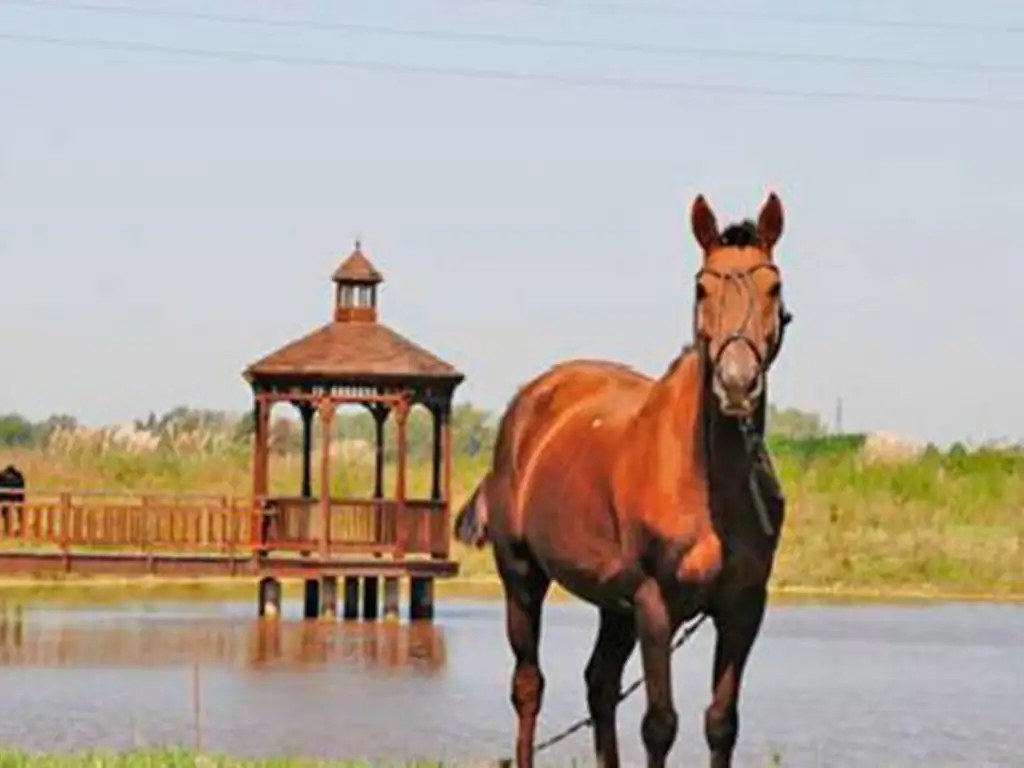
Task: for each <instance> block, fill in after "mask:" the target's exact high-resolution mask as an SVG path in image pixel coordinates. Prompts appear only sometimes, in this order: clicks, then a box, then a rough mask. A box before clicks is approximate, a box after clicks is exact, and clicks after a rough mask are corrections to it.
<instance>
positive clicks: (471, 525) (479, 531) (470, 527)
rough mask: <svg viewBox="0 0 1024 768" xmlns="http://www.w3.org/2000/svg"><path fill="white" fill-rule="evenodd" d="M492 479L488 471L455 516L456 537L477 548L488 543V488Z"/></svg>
mask: <svg viewBox="0 0 1024 768" xmlns="http://www.w3.org/2000/svg"><path fill="white" fill-rule="evenodd" d="M490 479H491V475H490V474H489V473H488V475H487V476H486V477H484V479H483V480H481V481H480V484H479V485H478V486H477V487H476V489H475V490H474V491H473V493H472V494H470V497H469V499H468V500H467V501H466V503H465V504H463V505H462V509H460V510H459V514H457V515H456V516H455V538H456V539H458V540H459V541H460V542H461V543H463V544H465V545H467V546H472V547H476V548H477V549H480V548H482V547H483V546H484V544H486V543H487V518H488V514H487V513H488V507H487V489H488V486H489V485H490Z"/></svg>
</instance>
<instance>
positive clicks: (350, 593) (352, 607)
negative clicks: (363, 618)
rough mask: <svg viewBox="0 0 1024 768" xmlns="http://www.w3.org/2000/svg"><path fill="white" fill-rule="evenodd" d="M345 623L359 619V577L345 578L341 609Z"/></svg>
mask: <svg viewBox="0 0 1024 768" xmlns="http://www.w3.org/2000/svg"><path fill="white" fill-rule="evenodd" d="M342 611H343V613H342V615H343V616H344V618H345V620H346V621H355V620H356V619H358V618H359V577H358V576H346V577H345V605H344V608H343V609H342Z"/></svg>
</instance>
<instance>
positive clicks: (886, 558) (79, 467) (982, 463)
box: [0, 441, 1024, 598]
mask: <svg viewBox="0 0 1024 768" xmlns="http://www.w3.org/2000/svg"><path fill="white" fill-rule="evenodd" d="M773 456H774V458H775V462H776V465H777V467H778V471H779V474H780V476H781V479H782V484H783V488H784V489H785V492H786V495H787V498H788V516H787V520H786V525H785V528H784V530H783V536H782V544H781V548H780V552H779V557H778V561H777V565H776V570H775V574H774V576H773V584H774V586H775V587H776V588H778V589H780V590H781V591H783V592H785V591H787V590H793V591H796V592H799V591H805V590H818V591H826V592H838V593H841V592H855V593H869V594H872V595H876V596H881V595H885V594H891V593H894V592H904V593H914V594H917V595H920V596H927V595H929V594H939V593H945V594H949V593H956V594H958V595H963V596H971V595H977V596H982V595H984V596H989V597H994V598H1005V597H1012V596H1024V515H1022V514H1021V510H1022V509H1024V453H1022V452H1020V451H1010V450H982V451H976V452H966V451H963V450H953V451H950V452H947V453H941V452H938V451H928V452H926V453H925V454H924V455H922V456H919V457H917V458H915V459H912V460H910V461H905V462H898V463H885V462H880V463H876V462H870V461H867V460H865V458H864V457H863V456H862V455H861V453H860V452H859V451H858V450H857V446H855V445H847V444H845V443H843V442H841V441H838V442H834V443H828V442H827V441H826V442H822V443H821V444H820V445H819V444H808V443H797V442H788V443H786V442H779V443H777V444H776V445H775V446H774V447H773ZM7 461H14V462H15V463H17V464H18V466H19V467H20V468H21V469H22V470H23V471H24V472H25V474H26V476H27V477H28V478H29V482H30V484H31V486H32V487H34V488H39V489H59V488H64V489H71V490H74V489H100V488H102V489H112V490H123V491H126V492H141V491H149V492H161V491H164V492H199V491H202V492H210V493H217V494H237V495H246V494H248V493H249V492H250V490H251V481H250V457H249V453H248V451H247V450H246V449H245V448H244V447H242V448H240V449H233V450H228V451H224V452H222V453H214V454H200V453H194V454H170V453H154V454H143V455H129V454H120V453H96V452H84V451H83V452H78V453H70V454H48V453H44V452H42V451H23V452H17V453H16V452H10V451H7V452H0V464H2V463H6V462H7ZM486 461H487V460H486V458H484V457H478V458H475V459H471V458H468V457H457V458H456V461H455V466H454V471H453V473H452V474H453V477H452V480H453V486H454V497H455V498H454V501H455V507H456V508H457V507H458V505H459V504H461V502H462V501H463V500H464V499H465V498H466V497H467V495H468V494H469V493H470V492H471V491H472V490H473V488H474V486H475V484H476V483H477V482H478V481H479V479H480V478H481V477H482V476H483V474H484V472H485V470H486ZM314 464H317V465H318V462H314ZM314 474H315V472H314ZM338 475H339V476H338V477H335V478H333V479H334V483H333V486H334V487H333V493H335V494H338V495H354V496H363V495H366V496H368V495H369V490H370V488H371V487H372V475H373V472H372V468H371V467H368V466H365V465H362V466H351V467H345V469H344V473H343V474H342V473H338ZM299 476H300V462H299V460H298V458H297V457H295V456H277V457H274V458H273V459H272V461H271V486H272V491H273V492H276V493H294V492H295V490H296V489H297V488H298V487H299ZM394 478H395V472H394V467H388V471H387V473H386V487H393V483H394ZM429 486H430V472H429V469H428V468H427V467H426V466H422V465H417V466H413V467H411V468H410V471H409V475H408V488H409V491H410V495H411V496H414V497H415V496H421V497H422V496H426V495H427V493H428V489H429ZM314 487H319V480H318V479H317V478H316V477H314ZM453 553H454V556H455V557H456V558H457V559H458V560H459V561H460V564H461V578H460V581H464V582H470V581H473V582H481V581H492V582H493V580H494V579H495V572H494V567H493V564H492V561H491V555H490V552H489V551H487V550H483V551H477V550H470V549H467V548H465V547H461V546H459V545H457V544H456V545H454V546H453Z"/></svg>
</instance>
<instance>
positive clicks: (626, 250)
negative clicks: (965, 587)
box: [0, 0, 1024, 444]
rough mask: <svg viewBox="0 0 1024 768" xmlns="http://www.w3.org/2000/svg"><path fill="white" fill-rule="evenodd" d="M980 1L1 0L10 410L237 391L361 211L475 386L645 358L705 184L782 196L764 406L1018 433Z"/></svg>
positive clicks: (356, 230)
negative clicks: (779, 334)
mask: <svg viewBox="0 0 1024 768" xmlns="http://www.w3.org/2000/svg"><path fill="white" fill-rule="evenodd" d="M626 5H628V6H629V7H624V6H626ZM104 6H105V7H106V8H108V9H111V8H113V9H115V10H117V12H109V11H103V10H102V8H103V7H104ZM967 8H968V7H967V6H965V5H964V4H962V3H956V4H954V3H953V2H950V0H927V2H926V1H925V0H906V1H904V2H882V0H863V1H862V2H852V1H851V0H836V1H835V2H830V3H828V4H827V6H826V5H825V4H821V3H812V2H803V3H801V2H796V1H792V0H791V1H789V2H779V1H778V0H776V2H771V3H768V2H761V3H759V2H753V0H746V1H745V2H744V1H743V0H723V1H722V2H721V3H716V4H714V5H713V6H712V5H709V4H707V3H697V2H691V1H690V0H675V2H673V1H672V0H643V1H642V2H641V1H640V0H637V1H636V2H626V0H622V2H617V0H547V1H546V2H540V1H539V0H532V1H531V0H373V1H372V2H370V1H369V0H360V1H357V0H352V2H345V3H342V2H327V1H326V0H320V1H319V2H309V1H307V2H299V1H298V0H294V1H292V2H288V3H274V2H269V1H268V0H264V1H263V2H256V1H253V2H246V3H243V2H231V1H230V0H223V1H217V0H209V1H208V2H199V0H191V1H190V2H186V0H163V2H162V3H157V2H144V1H143V0H120V3H118V4H115V3H114V2H113V0H95V1H94V2H91V3H89V2H82V3H67V2H60V1H59V0H51V1H49V2H47V1H46V0H42V1H41V2H33V0H17V1H16V2H13V1H12V0H0V211H2V214H3V215H2V217H0V281H2V284H3V291H2V294H0V295H2V298H0V327H2V328H3V329H4V330H3V339H4V341H3V345H2V348H3V356H4V358H5V362H4V364H3V369H2V370H3V375H0V411H17V412H21V413H23V414H25V415H27V416H29V417H30V418H35V419H42V418H45V417H46V416H48V415H49V414H51V413H55V412H59V413H71V414H74V415H76V416H77V417H79V418H80V419H81V420H83V421H84V422H86V423H90V424H107V423H113V422H120V421H125V420H129V419H132V418H136V417H141V416H144V415H145V414H147V413H148V412H150V411H157V412H162V411H164V410H167V409H169V408H172V407H174V406H177V405H181V404H187V405H190V406H194V407H204V408H218V409H220V408H226V409H233V410H241V409H243V408H246V407H248V406H249V404H250V393H249V390H248V388H247V385H246V383H245V382H244V380H243V379H242V377H241V372H242V370H243V369H244V368H245V366H246V365H248V364H249V363H250V362H253V361H254V360H256V359H257V358H259V357H261V356H263V355H264V354H266V353H268V352H270V351H271V350H273V349H275V348H277V347H278V346H280V345H281V344H283V343H285V342H287V341H289V340H290V339H292V338H294V337H296V336H298V335H300V334H303V333H305V332H307V331H309V330H311V329H313V328H315V327H316V326H318V325H321V324H322V323H324V322H327V321H328V319H329V317H330V312H331V302H332V298H333V297H332V287H331V284H330V274H331V272H332V271H333V269H334V268H335V267H336V266H337V264H338V263H339V261H340V260H341V259H343V258H344V257H345V256H346V255H347V254H348V253H349V252H350V250H351V248H352V244H353V241H354V239H355V238H356V237H357V236H358V237H360V238H361V239H362V242H363V246H364V250H365V252H366V253H367V255H368V256H369V258H370V259H371V260H372V261H373V263H374V264H375V265H376V266H377V267H378V268H379V269H380V270H381V271H382V272H383V273H384V275H385V277H386V282H385V283H384V285H383V286H382V288H381V293H380V297H379V303H380V310H381V319H382V320H383V321H384V322H386V323H387V324H388V325H390V326H391V327H393V328H395V329H396V330H398V331H399V332H401V333H403V334H405V335H407V336H409V337H410V338H412V339H413V340H415V341H416V342H418V343H419V344H421V345H423V346H425V347H427V348H428V349H430V350H431V351H433V352H434V353H436V354H437V355H439V356H440V357H442V358H443V359H445V360H448V361H449V362H451V363H452V364H454V365H455V366H456V367H457V368H459V369H460V370H461V371H463V372H464V373H465V374H466V377H467V379H466V382H465V383H464V384H463V385H462V386H461V387H460V388H459V390H458V393H457V400H459V401H467V400H468V401H470V402H473V403H475V404H477V405H480V406H485V407H489V408H495V409H497V408H501V407H503V406H504V405H505V403H506V402H507V400H508V398H509V397H510V396H511V395H512V393H513V392H514V390H515V389H516V387H517V386H518V385H519V384H521V383H523V382H525V381H526V380H528V379H529V378H531V377H533V376H535V375H536V374H538V373H540V372H541V371H542V370H543V369H544V368H545V367H547V366H548V365H550V364H552V363H554V362H556V361H558V360H562V359H566V358H571V357H602V358H610V359H615V360H620V361H623V362H626V363H628V364H630V365H633V366H635V367H637V368H639V369H640V370H643V371H645V372H648V373H650V374H653V375H660V374H661V373H662V372H663V371H664V369H665V367H666V365H667V364H668V362H669V361H670V360H671V359H672V358H673V357H674V356H675V355H676V354H677V353H678V351H679V349H680V348H681V347H682V345H683V344H685V343H686V342H687V341H688V340H689V335H690V332H691V331H690V322H691V320H690V312H691V308H692V296H693V287H692V286H693V282H692V281H693V275H694V272H695V270H696V269H697V267H698V262H699V252H698V249H697V246H696V243H695V241H694V239H693V236H692V234H691V233H690V227H689V219H688V212H689V206H690V204H691V202H692V200H693V198H694V196H695V195H696V194H698V193H703V194H705V195H706V196H707V198H708V199H709V201H710V203H711V204H712V206H713V207H714V209H715V211H716V213H717V215H718V218H719V221H720V222H721V223H723V224H724V223H725V222H727V221H732V220H736V219H740V218H743V217H746V216H754V215H756V213H757V209H758V207H759V206H760V205H761V203H762V202H763V200H764V198H765V196H766V194H767V192H768V191H769V190H770V189H774V190H776V191H777V193H778V194H779V195H780V197H781V199H782V201H783V204H784V206H785V210H786V230H785V233H784V235H783V238H782V240H781V242H780V243H779V246H778V250H777V256H776V258H777V261H778V263H779V264H780V266H781V268H782V274H783V281H784V292H785V296H786V299H787V303H788V305H789V307H790V309H791V310H792V311H793V313H794V316H795V320H794V323H793V325H792V326H790V328H789V332H788V333H787V337H786V347H785V349H784V351H783V353H782V355H781V357H780V358H779V360H778V361H777V363H776V366H775V368H774V369H773V372H772V377H771V390H770V391H771V396H772V399H773V401H774V402H776V403H777V404H778V405H782V406H795V407H799V408H803V409H809V410H814V411H817V412H819V413H821V414H822V415H823V416H824V417H826V418H827V419H829V420H830V421H831V420H832V419H833V414H834V413H835V410H836V404H837V402H838V401H839V400H840V399H841V401H842V425H841V426H842V428H843V429H845V430H857V431H860V430H886V431H891V432H896V433H899V434H902V435H906V436H910V437H913V438H916V439H919V440H929V441H935V442H938V443H943V444H948V443H949V442H951V441H954V440H963V439H966V440H970V441H972V442H977V441H982V440H994V439H1004V438H1010V439H1020V438H1022V437H1024V410H1022V408H1021V406H1020V383H1019V382H1020V381H1021V380H1022V379H1024V353H1022V352H1021V350H1022V348H1024V343H1022V342H1024V338H1022V336H1024V323H1022V322H1021V321H1022V319H1024V304H1022V299H1021V296H1022V295H1024V294H1022V291H1024V259H1022V257H1021V253H1020V249H1019V246H1018V244H1017V243H1016V240H1017V237H1016V234H1017V233H1016V231H1015V230H1016V229H1017V228H1018V227H1019V226H1020V224H1019V223H1018V222H1019V221H1020V216H1019V214H1020V210H1021V208H1022V206H1024V197H1022V195H1021V183H1022V182H1021V179H1024V153H1022V152H1021V151H1020V144H1019V142H1020V137H1021V136H1022V135H1024V131H1022V129H1024V88H1022V86H1024V46H1022V45H1021V43H1022V42H1024V5H1021V4H1020V3H1012V2H1010V1H1009V0H977V2H975V3H972V4H971V5H970V10H969V11H968V10H967ZM133 9H134V10H133ZM140 9H141V12H140ZM161 9H164V10H167V9H171V10H174V11H176V12H177V13H178V14H181V13H183V12H192V13H195V14H197V15H198V16H202V15H205V16H206V18H198V17H196V16H194V17H191V18H180V17H168V16H161V15H160V14H159V11H160V10H161ZM154 12H157V13H154ZM211 15H212V16H233V17H236V18H238V17H241V18H242V19H247V20H249V21H248V22H247V23H241V22H235V23H228V22H225V21H216V20H214V19H211V18H209V16H211ZM259 19H276V20H279V21H281V20H286V21H289V22H298V23H297V24H296V23H291V24H290V25H289V24H285V25H278V26H271V25H266V24H263V25H260V24H255V23H252V20H259ZM878 22H885V23H884V24H880V23H878ZM374 30H375V31H374ZM381 30H384V32H382V31H381ZM396 31H398V32H402V34H398V33H397V32H396ZM452 34H455V35H456V36H458V35H461V36H462V37H461V38H457V39H453V38H452V37H450V35H452ZM445 35H448V36H447V37H446V36H445ZM467 35H469V36H470V37H469V38H467V37H466V36H467ZM473 35H477V36H479V35H491V36H495V35H497V36H505V37H506V38H507V37H512V38H516V39H517V40H518V42H516V43H515V44H513V43H509V42H507V41H506V42H499V41H497V40H495V39H493V37H492V38H491V39H480V38H479V37H477V38H473V37H472V36H473ZM524 40H526V41H530V40H533V41H537V40H549V41H552V40H553V41H559V42H557V43H556V44H548V45H536V44H534V45H527V44H523V41H524ZM83 41H85V42H84V44H83ZM567 41H589V42H590V43H592V44H591V45H587V46H581V45H575V46H571V45H568V44H567ZM133 46H135V47H134V48H133ZM139 46H142V47H143V48H148V49H146V50H142V49H140V48H139ZM666 48H667V49H672V50H669V51H667V52H666V51H665V50H664V49H666ZM188 51H192V53H188ZM744 52H746V53H744ZM751 52H755V53H758V52H759V53H760V54H764V53H769V54H771V55H770V56H768V57H765V56H761V55H757V56H755V55H751ZM797 54H811V55H812V60H807V59H806V58H804V59H801V58H800V57H799V56H798V55H797ZM813 56H817V57H819V58H817V59H813ZM820 57H826V58H824V59H823V58H820ZM827 57H832V58H831V59H829V58H827ZM878 59H888V60H892V59H896V60H899V61H900V62H902V63H900V64H898V65H892V64H888V65H886V64H880V63H879V62H878ZM331 62H333V63H331ZM359 62H362V65H360V66H358V67H356V66H352V65H353V63H359ZM367 62H369V63H372V64H373V66H372V67H366V66H365V65H366V63H367ZM474 71H475V72H480V71H484V72H489V73H491V74H490V75H488V76H466V72H474ZM459 73H461V74H459ZM510 73H511V74H512V75H516V76H515V77H509V74H510ZM526 73H539V74H540V75H541V77H536V78H534V77H530V78H526V77H521V75H523V74H526ZM594 80H600V81H602V82H603V83H604V84H603V85H597V84H594V83H593V81H594ZM654 82H661V83H669V84H671V87H651V83H654Z"/></svg>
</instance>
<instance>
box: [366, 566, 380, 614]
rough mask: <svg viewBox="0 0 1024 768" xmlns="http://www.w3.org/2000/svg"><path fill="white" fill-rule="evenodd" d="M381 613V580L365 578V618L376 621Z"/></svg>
mask: <svg viewBox="0 0 1024 768" xmlns="http://www.w3.org/2000/svg"><path fill="white" fill-rule="evenodd" d="M379 611H380V579H379V578H378V577H376V576H365V577H364V578H363V618H364V619H365V620H366V621H376V620H377V616H378V615H379Z"/></svg>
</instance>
